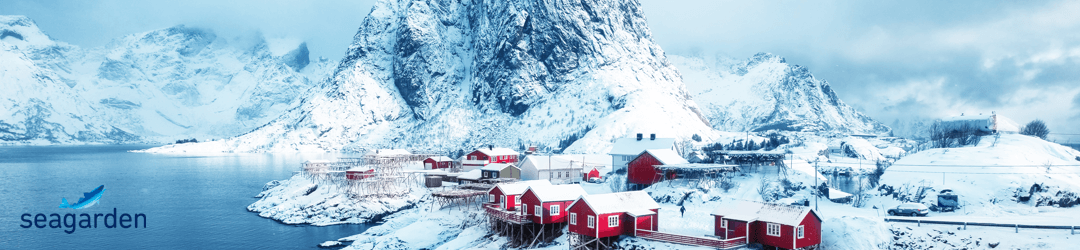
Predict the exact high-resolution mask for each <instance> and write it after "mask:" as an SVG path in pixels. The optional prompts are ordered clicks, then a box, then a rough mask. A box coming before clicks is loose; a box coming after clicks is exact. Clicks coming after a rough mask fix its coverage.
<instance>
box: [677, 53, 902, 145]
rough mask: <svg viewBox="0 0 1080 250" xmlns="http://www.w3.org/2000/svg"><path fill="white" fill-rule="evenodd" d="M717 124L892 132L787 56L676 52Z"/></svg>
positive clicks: (753, 128) (738, 127)
mask: <svg viewBox="0 0 1080 250" xmlns="http://www.w3.org/2000/svg"><path fill="white" fill-rule="evenodd" d="M671 58H672V61H673V62H674V63H675V64H676V65H677V66H678V67H679V69H680V70H681V71H682V73H683V76H684V82H685V83H686V86H687V88H688V89H690V90H691V92H693V93H695V94H694V100H695V101H696V102H698V103H699V104H701V105H702V107H703V108H702V109H703V111H704V113H705V116H706V117H708V119H709V121H710V122H711V124H712V127H713V128H715V129H718V130H723V131H765V130H774V129H775V130H789V131H819V132H838V133H866V134H887V133H888V132H889V131H890V130H889V128H888V127H886V126H885V125H884V124H881V123H880V122H877V121H875V120H873V119H871V118H870V117H868V116H866V115H863V114H862V113H860V112H859V111H857V110H855V109H854V108H852V107H851V106H848V105H847V104H845V103H844V102H843V101H842V100H840V98H838V97H837V96H836V93H835V92H833V90H832V87H830V86H829V83H828V82H826V81H825V80H821V79H818V78H815V77H814V75H813V74H811V73H810V70H809V69H807V68H805V67H802V66H799V65H793V64H789V63H787V61H786V60H784V58H782V57H779V56H776V55H772V54H768V53H759V54H757V55H754V56H753V57H751V58H750V59H747V60H735V59H730V58H723V57H682V56H672V57H671Z"/></svg>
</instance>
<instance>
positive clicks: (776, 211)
mask: <svg viewBox="0 0 1080 250" xmlns="http://www.w3.org/2000/svg"><path fill="white" fill-rule="evenodd" d="M810 212H811V209H810V207H804V206H793V205H784V204H776V203H761V202H756V201H747V200H728V201H723V202H721V203H720V206H718V207H716V209H715V210H713V212H712V215H714V216H723V217H724V218H727V219H733V220H740V221H765V222H772V223H779V224H784V225H788V226H798V225H799V223H800V222H802V219H803V218H804V217H806V214H808V213H810ZM814 217H815V218H817V219H818V221H820V220H821V218H820V217H817V214H814Z"/></svg>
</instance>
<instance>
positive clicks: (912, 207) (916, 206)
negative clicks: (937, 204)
mask: <svg viewBox="0 0 1080 250" xmlns="http://www.w3.org/2000/svg"><path fill="white" fill-rule="evenodd" d="M927 214H930V208H928V207H926V205H923V204H920V203H904V204H900V205H899V206H896V207H895V208H890V209H889V215H892V216H897V215H906V216H916V215H918V216H926V215H927Z"/></svg>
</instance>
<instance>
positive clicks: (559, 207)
mask: <svg viewBox="0 0 1080 250" xmlns="http://www.w3.org/2000/svg"><path fill="white" fill-rule="evenodd" d="M584 195H588V194H587V193H585V189H581V185H577V184H569V185H551V186H540V185H534V186H531V187H529V189H526V190H525V193H524V194H522V195H521V207H522V211H524V213H525V214H526V215H527V216H528V217H529V219H530V220H532V222H533V223H539V224H552V223H565V222H566V218H567V214H568V213H567V212H566V208H567V207H569V206H570V203H573V202H574V201H575V200H577V199H578V198H580V197H581V196H584Z"/></svg>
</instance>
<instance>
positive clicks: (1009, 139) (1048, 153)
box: [329, 135, 1080, 250]
mask: <svg viewBox="0 0 1080 250" xmlns="http://www.w3.org/2000/svg"><path fill="white" fill-rule="evenodd" d="M984 142H986V143H992V139H990V138H989V137H988V138H986V139H984ZM819 144H820V143H805V144H804V145H803V146H799V147H795V148H790V149H791V150H792V151H793V152H795V154H796V157H795V158H796V159H794V160H793V161H794V162H795V163H794V164H791V165H792V166H793V167H792V170H791V171H789V172H787V174H786V175H780V174H777V172H776V169H775V168H761V169H757V170H755V171H753V172H747V173H742V174H737V175H735V176H734V177H733V178H732V180H733V181H734V183H735V186H734V187H732V188H730V189H729V190H726V191H725V190H723V189H720V188H718V187H717V185H716V183H709V182H705V183H699V182H696V181H686V180H675V181H673V182H662V183H658V184H655V185H653V186H651V187H649V188H647V189H646V190H645V191H648V192H650V194H651V196H652V197H653V198H654V199H656V200H657V201H658V203H659V204H660V206H661V209H660V213H659V214H660V219H659V222H660V225H659V227H660V231H663V232H671V233H678V234H684V235H693V236H704V235H708V234H711V233H712V231H713V227H714V225H713V219H712V217H711V216H710V215H709V214H710V213H711V212H712V210H713V209H715V207H716V206H717V205H718V204H720V203H722V202H725V201H730V200H732V199H746V200H757V201H761V200H771V199H773V198H775V197H770V198H766V197H763V196H762V195H761V194H760V193H759V192H758V187H759V186H760V185H762V184H763V182H762V181H761V179H762V178H765V179H768V180H769V181H768V182H764V183H765V184H766V185H770V187H769V192H771V194H769V195H770V196H772V195H775V193H781V194H782V195H781V196H784V197H788V196H790V197H794V198H808V199H810V200H811V206H813V207H817V210H816V212H817V213H818V214H819V215H820V216H821V218H822V219H823V229H822V234H823V239H822V246H823V247H824V248H825V249H853V250H854V249H1074V248H1073V247H1074V246H1076V245H1080V235H1071V234H1070V232H1069V230H1062V229H1023V228H1021V229H1020V230H1019V232H1018V233H1017V232H1016V231H1015V229H1013V228H999V227H983V226H969V227H967V229H966V230H965V229H963V227H962V226H955V225H933V224H922V225H919V224H916V223H903V222H885V221H884V219H885V217H886V216H885V209H887V208H889V207H893V206H896V205H898V204H900V203H901V202H900V201H898V200H896V199H894V198H893V197H892V196H889V195H881V193H878V192H876V191H868V192H867V193H866V194H867V196H868V198H867V202H866V205H865V206H863V207H858V208H856V207H853V206H852V205H851V204H840V203H834V202H831V201H828V200H825V199H821V200H817V202H814V198H813V195H812V193H811V191H810V189H809V186H812V185H813V181H814V178H815V175H814V174H813V167H812V165H811V164H810V163H809V162H807V161H806V160H803V159H807V158H811V157H813V155H810V154H816V152H817V151H816V150H813V149H814V148H816V147H819V146H820V145H819ZM991 145H992V146H991ZM1023 149H1030V150H1023ZM944 151H946V150H944V149H941V150H927V151H923V152H919V153H916V154H912V155H909V156H906V157H905V158H902V159H901V160H900V161H897V165H895V166H893V167H892V168H890V169H889V170H887V173H886V177H885V178H883V180H882V182H883V183H895V182H897V181H901V180H904V179H901V178H907V179H923V178H925V179H934V178H938V177H939V176H937V175H932V174H931V175H907V176H903V174H902V173H905V172H900V171H906V169H909V168H907V167H909V166H907V165H914V164H922V163H920V162H934V163H939V162H941V163H943V164H944V163H948V162H949V161H964V162H971V163H979V162H981V163H986V164H988V163H987V162H986V161H977V160H973V159H972V157H988V156H989V155H993V156H994V157H989V158H991V159H996V160H995V161H1000V162H1002V164H1019V163H1020V162H1018V161H1002V160H1001V159H1011V158H1015V157H1021V156H1022V157H1021V158H1022V159H1026V160H1029V161H1030V160H1037V161H1044V160H1047V159H1067V158H1069V157H1075V156H1080V155H1078V154H1077V153H1076V151H1075V150H1072V149H1067V148H1064V147H1060V146H1059V145H1055V144H1052V143H1048V142H1045V141H1041V140H1039V139H1035V138H1030V137H1026V136H1020V135H1003V136H1001V138H1000V139H998V141H997V143H996V144H986V145H983V144H980V145H979V146H976V147H969V148H959V149H955V148H954V149H949V150H948V152H951V154H950V153H946V152H944ZM957 151H960V152H963V153H964V155H967V156H960V155H957V154H956V153H957ZM800 152H804V153H806V154H803V153H800ZM811 152H812V153H811ZM980 152H981V153H980ZM950 159H951V160H950ZM1051 161H1052V162H1055V163H1057V164H1061V165H1065V164H1066V163H1067V162H1066V161H1054V160H1051ZM948 164H958V163H957V162H952V163H948ZM1074 165H1075V164H1074ZM1055 171H1056V170H1055ZM1062 171H1064V170H1062ZM1062 175H1063V174H1062ZM611 176H615V175H614V174H613V175H609V177H611ZM785 176H786V177H785ZM901 176H903V177H901ZM979 176H989V175H979ZM995 176H997V175H995ZM1050 176H1052V177H1047V178H1041V177H1040V178H1034V177H1026V178H1020V177H1008V176H999V177H996V178H1006V179H1008V178H1020V180H1018V182H1022V180H1030V181H1042V182H1045V183H1054V184H1053V185H1060V186H1055V187H1056V188H1058V189H1064V188H1068V187H1071V186H1069V185H1066V184H1068V183H1076V182H1074V181H1075V180H1073V179H1072V178H1073V177H1059V175H1050ZM784 178H786V179H787V180H789V181H790V182H791V183H793V184H794V185H791V186H792V187H795V189H797V190H789V189H785V188H784V187H783V185H780V184H779V183H778V182H777V180H779V179H784ZM816 178H819V179H818V180H819V181H824V180H825V178H824V177H822V176H821V175H816ZM968 178H973V177H968ZM985 178H986V177H984V179H985ZM1059 179H1060V182H1055V181H1057V180H1059ZM611 180H618V178H611ZM967 180H969V181H967V182H960V181H957V182H954V183H953V184H952V185H950V187H951V188H953V189H954V190H956V191H957V192H959V193H961V194H963V195H964V196H962V199H963V200H968V202H967V203H965V204H967V206H966V207H964V208H962V209H961V210H960V211H957V212H949V213H939V212H932V213H931V214H930V215H929V216H928V218H927V219H942V220H961V221H965V220H966V221H989V222H997V223H1028V224H1038V223H1043V224H1050V225H1057V224H1070V223H1076V224H1078V226H1080V219H1077V216H1075V215H1076V214H1077V212H1080V208H1075V207H1073V208H1059V207H1053V206H1039V207H1036V206H1033V205H1032V204H1025V203H1016V202H1014V201H1008V197H1011V195H1012V194H1011V193H1008V194H1002V193H1000V192H993V191H994V189H1001V188H1013V187H1011V186H1009V184H1008V183H999V182H989V181H973V180H971V179H967ZM1052 180H1053V181H1052ZM905 182H906V181H905ZM582 185H583V187H584V188H585V189H586V190H587V191H588V192H589V193H590V194H598V193H607V192H611V189H610V186H609V185H607V183H598V184H593V183H585V184H582ZM1047 186H1052V185H1047ZM798 187H802V188H798ZM977 190H985V191H984V192H977ZM987 191H989V192H987ZM984 193H985V194H984ZM1002 195H1005V197H1001V196H1002ZM995 196H997V198H998V200H999V201H998V202H997V203H993V202H986V201H979V200H989V199H992V198H991V197H995ZM430 202H431V201H430V200H429V199H427V198H423V199H420V200H419V201H417V203H416V204H417V205H416V206H412V207H410V208H407V209H405V210H403V211H401V212H397V213H393V214H391V215H389V216H387V217H385V223H384V224H382V225H379V226H376V227H373V228H372V229H369V230H368V231H366V232H364V233H362V234H359V235H354V236H350V237H345V238H342V239H337V240H334V241H331V242H329V243H330V244H333V243H334V242H336V241H340V242H352V244H351V245H350V246H349V247H347V248H346V249H396V248H411V249H418V248H427V249H462V248H470V249H503V248H505V245H506V243H507V239H506V238H504V237H501V236H498V235H494V234H493V233H491V232H488V231H487V224H486V222H485V220H486V218H485V216H484V215H483V214H482V212H481V211H477V210H475V209H473V210H461V209H460V208H456V207H455V208H439V207H438V206H432V205H431V203H430ZM680 205H681V206H684V207H685V208H686V212H685V214H680V213H679V208H680ZM416 232H424V233H423V236H419V235H418V234H417V233H416ZM566 240H567V239H566V237H565V235H564V236H562V237H559V238H557V239H555V240H553V241H552V242H547V243H544V244H541V245H539V246H538V247H537V248H541V249H564V248H566V247H567V245H566V244H567V243H566ZM616 244H618V245H619V246H620V247H623V248H637V249H695V248H693V247H688V246H682V245H672V244H666V243H661V242H654V241H649V240H644V239H637V238H633V237H622V239H621V240H619V241H618V242H617V243H616ZM991 246H994V247H991Z"/></svg>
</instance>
